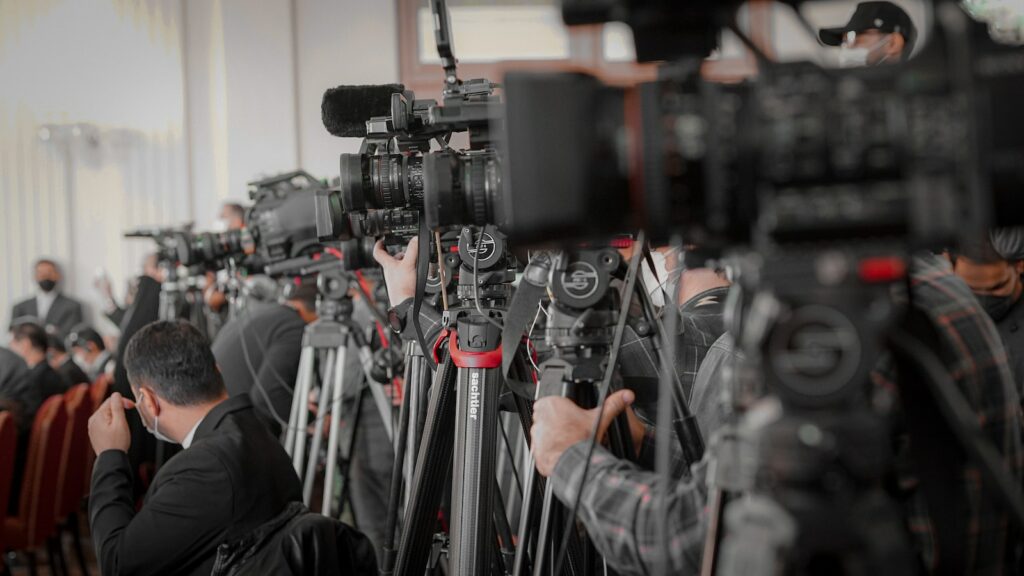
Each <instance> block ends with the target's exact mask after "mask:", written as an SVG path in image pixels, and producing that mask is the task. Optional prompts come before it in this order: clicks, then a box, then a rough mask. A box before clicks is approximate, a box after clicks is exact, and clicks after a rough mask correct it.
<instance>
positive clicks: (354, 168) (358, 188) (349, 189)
mask: <svg viewBox="0 0 1024 576" xmlns="http://www.w3.org/2000/svg"><path fill="white" fill-rule="evenodd" d="M369 189H370V169H369V156H368V155H366V154H342V155H341V187H340V188H339V195H338V203H339V204H340V207H341V208H342V209H343V210H344V211H345V212H354V211H356V210H365V209H366V191H367V190H369Z"/></svg>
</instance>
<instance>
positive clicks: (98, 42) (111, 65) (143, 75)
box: [0, 0, 398, 329]
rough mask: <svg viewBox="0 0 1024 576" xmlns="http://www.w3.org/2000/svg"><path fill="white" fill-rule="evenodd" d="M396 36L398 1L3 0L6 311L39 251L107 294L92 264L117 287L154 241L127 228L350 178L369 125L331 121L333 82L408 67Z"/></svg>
mask: <svg viewBox="0 0 1024 576" xmlns="http://www.w3.org/2000/svg"><path fill="white" fill-rule="evenodd" d="M397 47H398V39H397V23H396V16H395V5H394V2H392V1H390V0H387V1H385V0H374V1H368V0H259V1H251V0H47V1H46V2H41V1H23V0H0V78H3V81H2V82H0V308H3V311H2V312H0V318H2V319H0V322H6V321H7V316H8V310H9V308H8V307H9V305H10V304H11V303H13V301H15V300H17V299H19V298H21V297H24V296H28V295H31V293H32V290H33V281H32V278H31V262H32V261H34V260H35V259H37V258H39V257H41V256H52V257H56V258H57V259H58V260H60V261H62V262H63V263H64V264H65V267H66V269H67V290H68V292H70V293H73V294H76V295H77V296H79V297H80V298H81V299H83V300H85V301H87V302H98V297H97V295H96V293H95V292H94V290H93V289H92V278H93V272H94V270H95V269H96V268H98V267H104V268H106V269H108V270H109V271H110V274H111V276H112V277H113V278H114V279H115V285H116V286H120V285H122V283H123V280H125V279H127V278H128V277H129V276H131V275H134V274H136V273H137V272H138V270H139V269H140V264H139V263H140V261H141V259H142V256H143V255H144V254H145V253H146V252H147V251H148V250H150V249H151V245H150V244H149V243H148V242H145V241H125V240H123V239H122V238H121V233H122V232H123V231H124V230H125V229H127V228H129V227H131V226H137V225H150V224H179V223H183V222H186V221H195V222H196V223H197V226H198V227H199V228H206V227H208V226H209V225H210V224H211V223H212V221H213V219H214V218H215V217H216V213H217V212H218V210H219V207H220V205H221V203H222V202H223V201H225V200H229V199H230V200H246V201H247V200H248V198H247V195H246V193H247V190H246V183H247V182H249V181H251V180H254V179H257V178H259V177H261V176H264V175H268V174H273V173H277V172H282V171H287V170H293V169H296V168H305V169H307V170H309V171H310V172H312V173H313V174H314V175H315V176H318V177H321V178H333V177H336V176H337V170H338V168H337V155H338V154H339V153H341V152H344V151H353V150H355V149H356V148H357V147H358V141H354V140H348V141H343V140H340V139H337V138H333V137H331V136H329V135H328V134H327V133H326V131H324V129H323V127H322V124H321V123H320V98H321V95H322V94H323V91H324V90H325V89H326V88H329V87H332V86H334V85H337V84H342V83H345V84H359V83H377V82H393V81H395V80H396V79H397V77H398V54H397ZM43 127H49V129H50V132H51V133H50V138H49V139H48V140H43V139H42V138H41V137H40V134H41V133H40V130H41V128H43ZM76 127H77V130H76ZM107 328H108V329H109V328H110V327H109V326H107Z"/></svg>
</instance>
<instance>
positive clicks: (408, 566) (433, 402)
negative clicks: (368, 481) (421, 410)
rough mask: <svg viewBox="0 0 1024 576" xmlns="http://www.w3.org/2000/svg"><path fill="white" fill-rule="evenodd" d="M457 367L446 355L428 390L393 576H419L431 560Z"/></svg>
mask: <svg viewBox="0 0 1024 576" xmlns="http://www.w3.org/2000/svg"><path fill="white" fill-rule="evenodd" d="M456 374H457V371H456V368H455V365H454V364H453V363H452V361H451V358H450V357H448V356H447V355H446V356H445V359H444V362H443V363H442V364H441V365H440V366H438V369H437V374H436V377H435V381H434V384H433V386H431V390H430V404H429V405H428V407H427V415H426V425H425V426H424V429H423V436H422V439H421V443H420V449H419V456H418V457H417V459H416V472H415V473H414V474H413V484H412V489H411V494H410V497H409V506H408V508H407V509H406V513H405V521H404V526H405V530H403V531H402V538H401V541H400V543H399V545H398V562H397V564H396V566H395V574H398V575H399V576H422V574H423V572H424V569H425V568H426V566H427V562H428V560H429V558H430V549H431V546H432V544H433V540H434V527H435V525H436V520H437V510H438V507H439V506H440V504H441V497H442V492H443V491H444V487H445V481H446V480H447V479H448V473H449V471H450V470H451V465H452V451H453V449H454V442H453V439H454V436H455V379H456Z"/></svg>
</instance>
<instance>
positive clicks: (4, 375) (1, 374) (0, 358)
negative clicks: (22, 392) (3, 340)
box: [0, 346, 28, 397]
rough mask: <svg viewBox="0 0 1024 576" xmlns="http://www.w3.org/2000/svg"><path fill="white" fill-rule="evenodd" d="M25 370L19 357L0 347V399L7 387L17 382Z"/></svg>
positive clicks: (25, 367) (23, 363) (23, 362)
mask: <svg viewBox="0 0 1024 576" xmlns="http://www.w3.org/2000/svg"><path fill="white" fill-rule="evenodd" d="M27 370H28V367H27V366H25V361H24V360H22V359H21V356H18V355H17V354H15V353H14V352H11V350H10V349H8V348H4V347H3V346H0V397H2V396H3V395H4V391H6V390H7V387H8V386H12V385H13V384H14V383H15V382H17V381H18V380H19V379H20V378H21V375H22V374H24V373H25V372H26V371H27Z"/></svg>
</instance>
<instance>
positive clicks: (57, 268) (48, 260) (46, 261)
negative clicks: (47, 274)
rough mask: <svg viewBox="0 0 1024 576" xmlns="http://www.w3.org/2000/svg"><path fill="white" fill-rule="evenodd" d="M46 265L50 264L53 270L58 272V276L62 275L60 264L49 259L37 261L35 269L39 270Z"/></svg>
mask: <svg viewBox="0 0 1024 576" xmlns="http://www.w3.org/2000/svg"><path fill="white" fill-rule="evenodd" d="M44 264H49V265H50V266H53V269H54V270H56V271H57V274H60V273H61V272H60V264H57V263H56V262H54V261H53V260H51V259H49V258H40V259H39V260H36V263H35V265H34V266H33V269H35V268H39V267H40V266H42V265H44Z"/></svg>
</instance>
